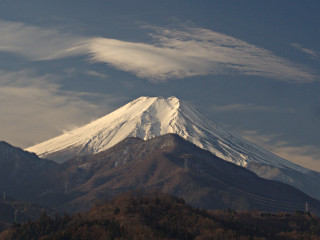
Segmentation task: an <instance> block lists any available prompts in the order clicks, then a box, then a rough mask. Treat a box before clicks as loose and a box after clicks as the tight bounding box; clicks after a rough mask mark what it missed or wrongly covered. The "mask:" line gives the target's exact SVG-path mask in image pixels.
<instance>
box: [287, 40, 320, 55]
mask: <svg viewBox="0 0 320 240" xmlns="http://www.w3.org/2000/svg"><path fill="white" fill-rule="evenodd" d="M291 46H292V47H295V48H296V49H298V50H299V51H301V52H303V53H305V54H308V55H310V56H311V57H315V58H317V57H319V54H318V53H317V52H316V51H314V50H312V49H309V48H305V47H302V46H301V45H300V44H299V43H291Z"/></svg>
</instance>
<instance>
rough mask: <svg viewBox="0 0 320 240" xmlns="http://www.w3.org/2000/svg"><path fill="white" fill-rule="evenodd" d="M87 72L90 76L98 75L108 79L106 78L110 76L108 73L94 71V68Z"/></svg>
mask: <svg viewBox="0 0 320 240" xmlns="http://www.w3.org/2000/svg"><path fill="white" fill-rule="evenodd" d="M85 74H87V75H88V76H93V77H98V78H101V79H106V78H108V75H107V74H104V73H100V72H97V71H93V70H90V71H86V72H85Z"/></svg>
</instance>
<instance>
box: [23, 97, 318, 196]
mask: <svg viewBox="0 0 320 240" xmlns="http://www.w3.org/2000/svg"><path fill="white" fill-rule="evenodd" d="M167 133H175V134H178V135H180V136H181V137H183V138H184V139H186V140H188V141H189V142H192V143H193V144H195V145H196V146H198V147H200V148H202V149H205V150H208V151H210V152H211V153H213V154H214V155H216V156H218V157H220V158H222V159H224V160H226V161H229V162H232V163H234V164H237V165H239V166H242V167H245V168H247V169H249V170H251V171H253V172H255V173H256V174H257V175H258V176H260V177H263V178H266V179H272V180H277V181H281V182H284V183H287V184H289V185H292V186H294V187H296V188H298V189H300V190H302V191H303V192H305V193H307V194H308V195H310V196H312V197H315V198H317V199H320V190H319V188H318V186H319V185H320V173H318V172H315V171H312V170H310V169H306V168H303V167H301V166H298V165H296V164H294V163H292V162H290V161H287V160H285V159H283V158H280V157H278V156H276V155H274V154H273V153H271V152H269V151H267V150H265V149H263V148H261V147H259V146H257V145H255V144H254V143H251V142H249V141H247V140H245V139H243V138H241V137H239V136H236V135H234V134H232V133H230V132H229V131H227V130H226V129H224V128H222V127H221V126H218V125H217V124H216V123H214V122H213V121H210V120H209V119H207V118H206V117H204V116H203V115H201V114H200V113H199V112H197V111H196V110H195V109H194V108H193V107H191V106H190V105H189V104H188V103H186V102H184V101H180V100H179V99H178V98H176V97H169V98H162V97H140V98H138V99H135V100H133V101H131V102H129V103H127V104H126V105H124V106H123V107H121V108H119V109H117V110H115V111H113V112H112V113H110V114H108V115H106V116H104V117H101V118H99V119H97V120H95V121H93V122H91V123H89V124H87V125H85V126H82V127H80V128H77V129H74V130H72V131H70V132H68V133H65V134H63V135H61V136H58V137H55V138H53V139H50V140H47V141H45V142H42V143H40V144H37V145H34V146H32V147H29V148H27V149H26V150H27V151H30V152H35V153H36V154H37V155H39V156H40V157H42V158H47V159H51V160H54V161H56V162H58V163H62V162H65V161H66V160H68V159H70V158H72V157H74V156H79V155H89V154H95V153H99V152H101V151H104V150H106V149H109V148H111V147H112V146H114V145H116V144H117V143H119V142H120V141H122V140H123V139H125V138H127V137H138V138H141V139H143V140H149V139H152V138H154V137H156V136H161V135H164V134H167Z"/></svg>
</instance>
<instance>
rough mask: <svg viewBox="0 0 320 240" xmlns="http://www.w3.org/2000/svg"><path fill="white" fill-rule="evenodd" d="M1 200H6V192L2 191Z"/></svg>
mask: <svg viewBox="0 0 320 240" xmlns="http://www.w3.org/2000/svg"><path fill="white" fill-rule="evenodd" d="M3 201H4V202H5V201H6V192H3Z"/></svg>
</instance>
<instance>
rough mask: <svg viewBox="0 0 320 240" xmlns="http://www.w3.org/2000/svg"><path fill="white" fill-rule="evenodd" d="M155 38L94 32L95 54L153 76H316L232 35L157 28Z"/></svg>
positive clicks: (295, 79)
mask: <svg viewBox="0 0 320 240" xmlns="http://www.w3.org/2000/svg"><path fill="white" fill-rule="evenodd" d="M151 36H152V38H153V42H152V43H134V42H126V41H121V40H116V39H107V38H93V39H92V40H91V41H90V43H89V49H90V52H91V54H92V59H93V60H94V61H98V62H105V63H107V64H109V65H112V66H114V67H116V68H117V69H120V70H123V71H128V72H131V73H133V74H136V75H137V76H138V77H143V78H148V79H150V80H152V81H162V80H166V79H172V78H185V77H191V76H201V75H220V74H222V75H223V74H226V75H230V74H232V75H234V74H241V75H256V76H261V77H268V78H272V79H275V80H280V81H287V82H310V81H313V80H315V78H316V76H315V75H314V74H313V73H312V71H311V70H310V69H308V68H307V67H304V66H301V65H298V64H294V63H292V62H290V61H289V60H287V59H285V58H281V57H278V56H276V55H274V54H273V53H272V52H270V51H268V50H265V49H263V48H259V47H257V46H254V45H252V44H249V43H247V42H245V41H242V40H239V39H236V38H233V37H231V36H228V35H225V34H221V33H218V32H214V31H211V30H208V29H201V28H186V29H185V30H183V31H182V30H170V29H162V28H156V33H154V34H151Z"/></svg>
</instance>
